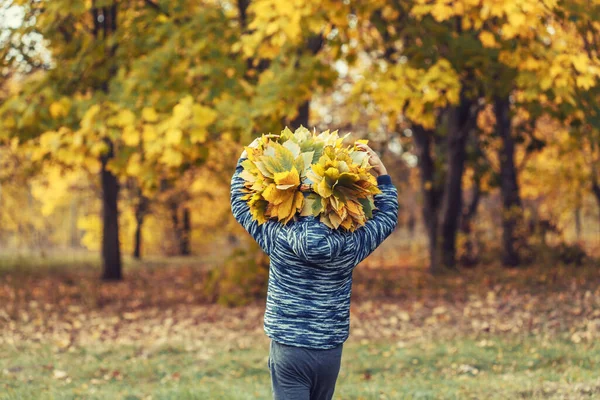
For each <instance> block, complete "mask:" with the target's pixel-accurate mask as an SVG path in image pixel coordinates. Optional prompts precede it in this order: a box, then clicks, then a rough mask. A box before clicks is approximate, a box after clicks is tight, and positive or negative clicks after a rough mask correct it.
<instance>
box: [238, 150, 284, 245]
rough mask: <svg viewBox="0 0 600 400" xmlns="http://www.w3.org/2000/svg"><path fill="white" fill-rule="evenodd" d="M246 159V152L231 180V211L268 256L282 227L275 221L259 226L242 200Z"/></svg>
mask: <svg viewBox="0 0 600 400" xmlns="http://www.w3.org/2000/svg"><path fill="white" fill-rule="evenodd" d="M245 159H246V157H245V152H244V154H242V156H241V157H240V159H239V160H238V162H237V165H236V167H235V172H234V174H233V177H232V178H231V193H230V194H231V211H232V213H233V216H234V218H235V219H236V220H237V221H238V222H239V223H240V224H241V225H242V226H243V227H244V229H246V231H248V233H249V234H250V235H251V236H252V237H253V238H254V240H256V242H257V243H258V245H259V246H260V247H261V248H262V249H263V251H264V252H265V253H266V254H267V255H270V254H271V251H272V250H273V247H274V244H275V241H276V239H277V235H278V234H279V231H280V230H281V226H282V225H281V224H280V223H279V222H277V221H273V220H269V221H267V222H265V223H264V224H262V225H258V222H256V221H255V220H253V219H252V214H250V207H249V206H248V203H246V200H244V199H242V196H244V193H243V192H242V191H241V190H240V189H242V188H243V187H244V178H242V177H240V173H241V172H242V171H243V167H242V162H243V161H244V160H245Z"/></svg>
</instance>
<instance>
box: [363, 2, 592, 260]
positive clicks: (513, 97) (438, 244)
mask: <svg viewBox="0 0 600 400" xmlns="http://www.w3.org/2000/svg"><path fill="white" fill-rule="evenodd" d="M367 9H369V12H368V13H367V16H368V22H366V23H365V28H364V32H365V33H366V35H367V36H368V37H367V38H365V39H364V40H365V42H366V43H367V50H368V51H370V54H371V55H372V56H373V57H374V58H375V59H376V60H378V61H376V62H374V63H373V64H372V65H373V71H371V73H370V75H369V77H370V80H366V79H365V80H364V81H363V83H362V84H361V85H358V86H357V93H360V95H364V93H368V94H369V96H370V97H369V99H368V100H367V101H372V102H375V103H376V104H377V106H378V108H379V110H380V112H381V113H382V114H384V115H389V116H390V118H389V120H390V121H396V120H398V118H405V119H406V120H407V121H406V122H407V124H408V125H410V126H412V127H413V130H412V131H413V133H414V140H415V145H416V148H417V153H418V155H419V165H420V170H421V174H422V178H421V179H422V188H423V195H424V219H425V221H426V225H427V228H428V233H429V240H430V268H431V271H432V272H437V271H438V270H439V267H440V265H445V266H447V267H453V266H454V263H455V251H456V250H455V249H456V247H455V242H456V230H457V227H458V221H459V218H460V214H461V212H462V200H461V198H462V186H461V182H462V174H463V171H464V162H465V156H466V152H465V143H466V139H467V137H468V135H469V133H470V132H471V131H472V130H473V129H474V127H475V125H476V123H475V122H476V118H477V114H478V112H479V110H480V109H481V105H483V104H486V103H487V104H493V105H494V110H495V113H496V122H495V124H496V132H497V136H498V138H500V141H501V146H500V147H499V148H498V151H499V155H498V157H499V159H500V161H501V163H500V165H501V173H500V188H501V192H502V197H503V231H504V233H503V243H504V257H503V262H504V263H505V264H506V265H517V264H518V263H519V260H518V255H517V250H516V248H515V243H516V239H515V235H516V233H515V229H516V225H517V224H518V223H519V221H520V219H521V214H522V213H521V211H520V210H521V202H520V197H519V190H518V182H517V170H516V167H515V163H514V157H515V155H514V152H515V140H518V141H519V142H520V141H522V139H521V138H522V136H523V135H522V134H521V132H515V130H514V126H513V117H512V115H513V113H514V112H515V111H516V110H517V108H526V109H531V110H532V111H531V112H530V115H531V117H532V120H533V121H534V124H535V120H536V118H537V117H538V116H539V115H541V114H543V113H548V112H550V110H551V109H552V108H556V106H557V105H560V104H562V103H565V102H566V103H570V104H574V102H575V101H574V98H575V96H576V94H577V92H578V91H579V90H580V89H584V90H587V89H589V88H590V87H592V86H594V85H595V84H596V80H597V78H598V76H599V72H600V70H599V69H598V67H599V64H598V59H597V58H595V57H588V56H586V55H585V53H584V54H582V51H583V50H584V49H583V40H582V39H581V36H580V35H579V34H578V33H577V31H576V30H575V29H574V24H573V21H572V19H569V18H565V17H564V13H561V12H560V11H561V10H560V8H558V6H557V5H556V4H555V3H552V2H545V1H541V0H540V1H533V2H532V1H527V2H525V1H522V0H512V1H506V2H500V3H499V2H495V1H489V2H488V1H484V2H480V1H466V2H460V3H456V4H453V3H448V2H447V1H445V0H439V1H438V0H436V1H432V2H423V1H415V2H405V3H402V4H398V3H396V2H387V1H379V2H374V3H371V4H370V6H369V7H367ZM374 30H375V31H376V32H377V35H376V36H375V37H373V31H374ZM555 33H556V35H555ZM523 131H524V132H526V130H523ZM531 143H533V144H534V146H532V147H531V148H530V150H531V151H535V150H537V149H539V145H538V144H539V141H535V140H533V141H531ZM438 147H439V150H433V149H434V148H438ZM438 166H439V167H440V168H442V170H441V171H439V172H437V173H436V171H437V167H438ZM438 214H439V216H438Z"/></svg>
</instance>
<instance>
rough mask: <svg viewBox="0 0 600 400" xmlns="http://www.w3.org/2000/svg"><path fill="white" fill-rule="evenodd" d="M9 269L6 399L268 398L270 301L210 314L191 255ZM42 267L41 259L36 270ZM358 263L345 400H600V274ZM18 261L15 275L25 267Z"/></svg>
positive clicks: (0, 340) (4, 327) (0, 366)
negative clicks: (114, 276)
mask: <svg viewBox="0 0 600 400" xmlns="http://www.w3.org/2000/svg"><path fill="white" fill-rule="evenodd" d="M31 264H32V265H31V266H29V264H28V262H23V260H20V261H18V262H14V263H12V264H11V263H10V262H6V260H5V261H4V262H3V263H2V265H3V267H2V268H0V299H1V300H2V302H0V399H32V398H36V399H38V398H39V399H107V398H110V399H268V398H270V386H269V385H270V383H269V375H268V369H267V355H268V339H267V338H266V337H265V335H264V333H263V331H262V312H263V307H264V300H261V299H258V300H257V301H255V302H253V303H251V304H249V305H247V306H244V307H237V308H227V307H224V306H219V305H211V304H207V303H206V301H205V298H204V296H203V294H202V291H201V286H202V285H201V282H200V279H199V278H198V277H199V276H200V274H199V273H198V268H197V266H196V265H195V264H194V262H193V260H191V261H190V260H187V261H185V260H184V261H181V260H179V261H177V260H175V261H173V260H171V261H165V262H164V263H163V262H151V261H147V262H146V263H133V264H131V265H126V269H127V273H126V276H125V281H124V282H121V283H104V284H98V281H97V276H98V270H97V267H98V266H97V264H95V262H88V261H86V260H71V261H69V262H68V263H65V262H63V261H60V260H56V261H53V260H48V259H46V260H45V261H44V267H43V268H40V267H39V266H36V265H37V264H38V261H35V262H32V263H31ZM34 264H35V265H34ZM376 264H377V265H371V264H365V265H362V266H359V269H357V271H356V274H355V285H354V288H353V303H352V309H351V311H352V317H351V318H352V322H351V337H350V339H349V340H348V341H347V342H346V344H345V346H344V354H343V360H342V369H341V372H340V377H339V380H338V386H337V390H336V396H335V398H336V399H404V398H406V399H506V398H517V399H518V398H532V399H538V398H540V399H580V398H581V399H594V398H600V373H599V372H598V371H600V340H598V339H599V338H600V286H599V282H600V268H599V267H598V264H597V263H593V262H591V263H589V264H588V265H585V266H583V267H579V268H575V267H570V266H562V265H553V266H551V267H549V266H547V265H534V266H530V267H527V268H525V269H521V270H506V269H503V268H502V267H500V266H497V265H488V266H485V267H481V268H477V269H475V270H464V271H462V272H461V273H452V274H447V275H444V276H441V277H432V276H430V275H428V274H427V273H426V272H424V271H423V270H421V269H418V268H409V267H397V266H395V265H393V263H389V265H388V264H386V263H381V262H378V263H376ZM17 266H18V267H17Z"/></svg>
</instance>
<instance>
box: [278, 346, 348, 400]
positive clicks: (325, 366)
mask: <svg viewBox="0 0 600 400" xmlns="http://www.w3.org/2000/svg"><path fill="white" fill-rule="evenodd" d="M342 346H343V344H340V345H339V346H338V347H336V348H333V349H330V350H318V349H309V348H305V347H295V346H287V345H285V344H281V343H278V342H276V341H274V340H271V349H270V353H269V371H270V372H271V383H272V389H273V398H274V399H275V400H330V399H331V398H332V397H333V392H334V391H335V381H336V380H337V377H338V373H339V372H340V363H341V360H342Z"/></svg>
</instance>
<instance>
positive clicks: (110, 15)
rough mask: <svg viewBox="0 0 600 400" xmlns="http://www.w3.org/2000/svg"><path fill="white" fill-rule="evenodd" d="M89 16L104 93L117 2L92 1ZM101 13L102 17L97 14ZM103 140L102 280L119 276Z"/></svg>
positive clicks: (113, 188) (114, 186)
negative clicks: (102, 55) (100, 56)
mask: <svg viewBox="0 0 600 400" xmlns="http://www.w3.org/2000/svg"><path fill="white" fill-rule="evenodd" d="M91 13H92V18H93V28H92V33H93V35H94V37H95V39H96V40H100V41H103V42H104V45H105V46H106V47H107V49H106V55H107V56H106V59H105V60H104V61H105V62H106V66H105V67H106V68H107V72H108V73H107V77H106V78H105V79H104V80H103V81H101V82H99V89H100V90H102V91H103V92H104V93H106V94H108V92H109V86H110V85H109V81H110V78H112V77H113V76H115V74H116V72H117V60H116V58H115V54H116V50H117V43H116V41H115V42H114V43H113V44H112V45H108V44H107V43H108V39H109V37H110V36H111V35H112V34H113V33H115V31H116V30H117V4H116V2H115V3H114V4H113V5H111V6H110V7H97V6H96V1H92V9H91ZM100 16H102V18H100ZM103 140H104V142H105V143H106V144H107V146H108V149H109V150H108V152H107V153H105V154H103V155H102V156H101V157H100V161H101V164H102V169H101V172H100V173H101V181H102V224H103V226H102V260H103V273H102V279H104V280H121V279H122V278H123V276H122V266H121V247H120V244H119V213H118V206H117V204H118V198H119V181H118V180H117V177H116V176H115V175H113V174H112V172H110V171H108V170H107V168H106V166H107V164H108V162H109V161H110V160H111V159H112V158H113V157H114V145H113V143H112V141H111V140H110V139H109V138H106V137H105V138H104V139H103Z"/></svg>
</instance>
